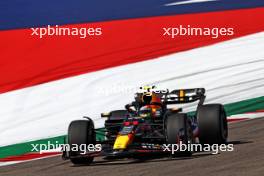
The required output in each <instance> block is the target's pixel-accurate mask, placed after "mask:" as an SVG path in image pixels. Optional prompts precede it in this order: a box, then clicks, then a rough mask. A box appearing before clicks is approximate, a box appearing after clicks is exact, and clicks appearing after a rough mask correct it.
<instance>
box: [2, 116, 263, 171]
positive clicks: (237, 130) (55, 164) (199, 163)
mask: <svg viewBox="0 0 264 176" xmlns="http://www.w3.org/2000/svg"><path fill="white" fill-rule="evenodd" d="M229 129H230V130H229V132H230V133H229V134H230V135H229V142H230V143H233V144H234V149H235V150H234V151H233V152H221V153H220V154H217V155H212V154H210V153H196V154H194V155H193V157H191V158H175V159H173V158H168V157H163V158H156V159H149V160H145V161H140V160H134V159H122V160H116V161H111V162H109V161H105V160H102V159H101V158H98V159H96V161H95V162H94V164H92V165H90V166H74V165H72V164H71V163H70V161H63V160H61V158H60V157H52V158H46V159H42V160H36V161H31V162H25V163H20V164H16V165H10V166H4V167H1V168H0V175H1V176H62V175H66V176H70V175H72V176H79V175H80V176H83V175H89V176H104V175H107V176H112V175H113V176H119V175H120V176H126V175H133V176H134V175H137V176H141V175H144V176H146V175H151V176H155V175H163V176H169V175H177V176H181V175H184V176H186V175H198V176H199V175H203V176H204V175H206V176H210V175H214V176H224V175H225V176H227V175H230V176H236V175H239V176H244V175H245V176H262V175H263V174H264V118H260V119H254V120H248V121H243V122H238V123H232V124H230V125H229Z"/></svg>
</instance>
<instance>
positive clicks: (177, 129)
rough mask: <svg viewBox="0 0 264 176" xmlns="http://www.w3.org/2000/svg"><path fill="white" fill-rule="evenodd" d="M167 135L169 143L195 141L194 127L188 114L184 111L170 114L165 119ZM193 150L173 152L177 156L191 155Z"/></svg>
mask: <svg viewBox="0 0 264 176" xmlns="http://www.w3.org/2000/svg"><path fill="white" fill-rule="evenodd" d="M165 135H166V141H167V144H172V145H173V144H178V145H179V144H180V141H181V142H182V144H186V145H187V144H188V141H189V144H191V143H192V142H193V135H192V129H191V126H190V124H189V123H188V118H187V115H186V114H184V113H177V114H171V115H169V116H168V117H167V118H166V120H165ZM191 155H192V151H188V150H186V151H176V152H174V154H172V156H173V157H176V156H191Z"/></svg>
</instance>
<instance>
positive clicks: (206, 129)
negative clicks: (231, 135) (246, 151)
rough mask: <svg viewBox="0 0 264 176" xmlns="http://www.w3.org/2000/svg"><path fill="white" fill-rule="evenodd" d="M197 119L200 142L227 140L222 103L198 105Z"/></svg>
mask: <svg viewBox="0 0 264 176" xmlns="http://www.w3.org/2000/svg"><path fill="white" fill-rule="evenodd" d="M197 120H198V128H199V140H200V143H202V144H223V143H226V142H227V137H228V127H227V118H226V112H225V110H224V107H223V105H221V104H207V105H201V106H199V107H198V109H197Z"/></svg>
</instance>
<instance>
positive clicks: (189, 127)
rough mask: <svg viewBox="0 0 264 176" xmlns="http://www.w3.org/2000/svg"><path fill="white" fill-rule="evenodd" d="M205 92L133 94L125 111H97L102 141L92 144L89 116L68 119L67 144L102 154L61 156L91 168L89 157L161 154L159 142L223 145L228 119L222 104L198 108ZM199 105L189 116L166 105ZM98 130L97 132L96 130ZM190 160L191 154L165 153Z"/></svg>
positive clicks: (93, 132) (74, 153) (107, 157)
mask: <svg viewBox="0 0 264 176" xmlns="http://www.w3.org/2000/svg"><path fill="white" fill-rule="evenodd" d="M204 100H205V89H204V88H195V89H181V90H173V91H168V90H155V91H153V90H151V87H149V88H144V91H143V92H140V93H136V96H135V101H133V102H132V103H130V104H127V105H125V109H124V110H115V111H112V112H109V113H102V114H101V117H103V118H106V120H105V128H104V129H103V130H104V134H105V140H103V141H96V133H98V130H96V129H94V122H93V120H92V119H91V118H88V117H87V118H86V119H85V120H75V121H72V122H71V123H70V125H69V128H68V136H67V143H68V144H69V146H71V147H72V146H73V145H74V144H75V145H79V146H80V145H82V144H86V145H87V146H88V145H90V144H93V145H96V144H101V151H87V152H85V154H83V153H81V152H80V151H72V150H70V151H67V152H63V157H64V158H68V159H70V160H71V162H72V163H74V164H90V163H92V161H93V159H94V157H96V156H104V157H105V158H106V159H112V158H129V157H132V158H137V157H138V156H142V155H143V156H144V155H146V154H150V155H152V154H155V153H165V151H164V148H163V145H164V144H179V143H180V142H181V143H184V144H187V143H189V144H190V143H200V144H210V145H211V144H223V143H226V141H227V136H228V127H227V118H226V113H225V110H224V107H223V105H221V104H205V105H204V104H203V103H204ZM195 101H199V103H198V106H197V110H196V111H195V112H194V113H182V108H175V107H173V108H169V107H168V105H173V104H181V103H191V102H195ZM100 132H102V129H100ZM168 154H169V155H171V156H173V157H175V156H191V155H192V151H177V152H175V153H173V154H172V153H168Z"/></svg>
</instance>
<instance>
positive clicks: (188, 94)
mask: <svg viewBox="0 0 264 176" xmlns="http://www.w3.org/2000/svg"><path fill="white" fill-rule="evenodd" d="M161 100H162V101H163V103H165V104H180V103H191V102H195V101H198V100H199V105H202V104H203V103H204V100H205V89H204V88H195V89H178V90H173V91H171V92H168V93H166V94H163V95H162V96H161Z"/></svg>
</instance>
